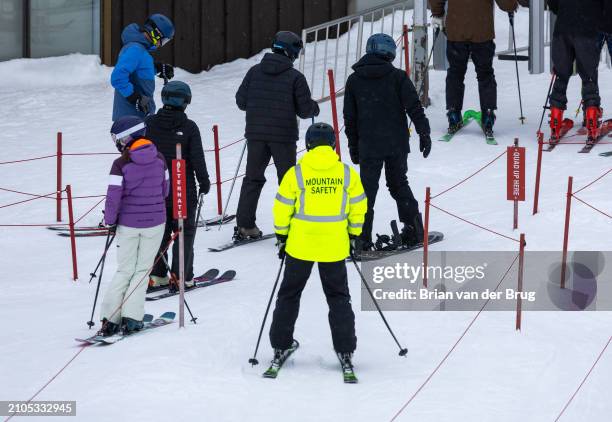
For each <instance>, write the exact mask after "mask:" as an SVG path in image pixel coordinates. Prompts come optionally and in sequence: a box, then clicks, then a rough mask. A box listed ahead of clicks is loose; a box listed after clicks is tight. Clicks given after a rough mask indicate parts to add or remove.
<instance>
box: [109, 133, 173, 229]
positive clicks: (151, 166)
mask: <svg viewBox="0 0 612 422" xmlns="http://www.w3.org/2000/svg"><path fill="white" fill-rule="evenodd" d="M129 157H130V158H129V160H126V159H124V158H123V157H121V158H118V159H116V160H115V162H114V163H113V167H112V168H111V172H110V180H109V183H108V191H107V193H106V206H105V210H104V221H105V222H106V224H118V225H121V226H127V227H132V228H137V229H144V228H149V227H155V226H158V225H160V224H163V223H165V222H166V203H165V199H166V197H167V196H168V191H169V187H170V185H169V183H170V182H169V175H168V169H167V168H166V160H165V159H164V157H162V155H161V154H160V153H159V152H158V151H157V148H155V145H154V144H153V143H152V142H151V141H148V140H146V139H139V140H137V141H135V142H134V143H133V144H132V146H131V147H130V151H129Z"/></svg>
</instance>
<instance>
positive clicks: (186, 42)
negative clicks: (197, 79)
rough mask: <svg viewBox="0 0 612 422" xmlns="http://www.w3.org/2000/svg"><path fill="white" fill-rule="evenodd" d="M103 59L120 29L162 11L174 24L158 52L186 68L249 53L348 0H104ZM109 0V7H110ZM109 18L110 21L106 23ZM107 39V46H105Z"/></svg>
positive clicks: (341, 10) (116, 43) (114, 50)
mask: <svg viewBox="0 0 612 422" xmlns="http://www.w3.org/2000/svg"><path fill="white" fill-rule="evenodd" d="M103 2H104V3H107V4H106V6H107V7H103V10H105V11H106V13H105V16H104V19H103V21H104V22H103V28H104V36H103V39H104V43H105V45H104V48H103V49H102V50H103V51H106V53H105V54H103V61H104V62H105V63H106V64H113V63H114V62H115V60H116V58H117V55H118V53H119V50H120V49H121V31H122V30H123V28H124V27H125V26H126V25H128V24H130V23H133V22H135V23H139V24H142V23H144V20H145V19H146V17H147V16H148V15H150V14H152V13H163V14H165V15H166V16H168V17H169V18H170V19H172V20H173V22H174V23H175V26H176V35H175V39H174V40H173V41H172V42H171V43H170V44H168V45H166V46H165V47H164V48H163V49H161V50H160V51H159V52H158V53H156V55H157V57H156V58H157V59H158V60H163V61H166V62H168V63H172V64H174V65H176V66H179V67H182V68H184V69H186V70H188V71H190V72H199V71H201V70H207V69H209V68H211V67H212V66H214V65H216V64H219V63H224V62H228V61H232V60H235V59H237V58H241V57H242V58H247V57H250V56H252V55H254V54H256V53H258V52H260V51H261V50H262V49H264V48H267V47H268V46H269V45H270V44H271V41H272V37H273V36H274V34H275V33H276V32H277V31H279V30H290V31H294V32H296V33H298V34H300V32H301V30H302V29H303V28H305V27H309V26H312V25H316V24H319V23H322V22H326V21H329V20H332V19H336V18H339V17H342V16H345V15H346V14H347V4H348V0H201V1H200V0H103ZM108 4H110V7H108ZM109 22H110V23H109ZM108 43H110V45H111V47H110V49H108V48H106V47H107V45H106V44H108Z"/></svg>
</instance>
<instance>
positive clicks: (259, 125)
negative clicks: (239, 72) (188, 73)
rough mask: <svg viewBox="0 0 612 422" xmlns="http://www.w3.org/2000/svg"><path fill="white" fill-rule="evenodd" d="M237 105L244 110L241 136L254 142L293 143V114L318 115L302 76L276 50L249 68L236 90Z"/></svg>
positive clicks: (297, 137) (308, 116)
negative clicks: (244, 116)
mask: <svg viewBox="0 0 612 422" xmlns="http://www.w3.org/2000/svg"><path fill="white" fill-rule="evenodd" d="M236 104H237V105H238V108H240V110H243V111H246V129H245V134H244V136H245V137H246V138H247V139H249V140H255V141H268V142H295V141H297V140H298V139H299V134H298V124H297V118H296V116H299V117H301V118H302V119H308V118H311V117H314V116H317V115H318V114H319V106H318V105H317V103H316V102H315V101H314V100H312V98H311V95H310V89H309V88H308V83H307V82H306V78H305V77H304V75H302V74H301V73H300V72H299V71H298V70H296V69H294V68H293V62H292V61H291V60H290V59H289V58H288V57H286V56H284V55H282V54H276V53H267V54H266V55H264V57H263V59H262V60H261V63H259V64H256V65H255V66H253V67H252V68H251V69H249V71H248V72H247V74H246V76H245V77H244V80H243V81H242V84H241V85H240V88H239V89H238V92H236Z"/></svg>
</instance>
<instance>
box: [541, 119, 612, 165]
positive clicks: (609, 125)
mask: <svg viewBox="0 0 612 422" xmlns="http://www.w3.org/2000/svg"><path fill="white" fill-rule="evenodd" d="M573 127H574V121H573V120H572V119H567V118H566V119H563V122H562V123H561V129H560V131H559V137H558V138H556V139H553V138H552V137H551V138H550V139H549V141H548V148H546V149H545V150H544V151H546V152H550V151H552V150H554V149H555V147H556V146H557V145H559V144H562V143H563V142H562V140H563V139H568V138H570V137H575V136H584V135H586V134H587V131H586V128H584V127H581V128H580V129H578V130H577V131H576V133H574V134H572V135H569V136H568V135H567V134H568V133H569V131H570V130H571V129H572V128H573ZM611 132H612V119H608V120H605V121H604V122H603V123H602V124H601V127H600V128H599V135H598V136H597V137H596V138H595V139H587V140H586V141H585V145H584V147H582V149H580V151H578V152H579V153H580V154H588V153H589V152H591V150H592V149H593V147H594V146H595V145H597V143H599V141H601V140H602V139H603V138H605V137H606V136H608V135H609V134H610V133H611ZM604 154H609V155H612V151H610V152H609V153H602V154H599V155H601V156H604V157H606V156H609V155H604Z"/></svg>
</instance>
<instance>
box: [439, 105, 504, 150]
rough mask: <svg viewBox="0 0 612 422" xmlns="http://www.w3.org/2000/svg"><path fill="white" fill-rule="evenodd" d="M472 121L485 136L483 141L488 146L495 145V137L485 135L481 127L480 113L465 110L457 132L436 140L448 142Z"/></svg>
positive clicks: (448, 133)
mask: <svg viewBox="0 0 612 422" xmlns="http://www.w3.org/2000/svg"><path fill="white" fill-rule="evenodd" d="M472 121H475V122H477V123H478V125H479V126H480V129H481V130H482V133H483V134H484V136H485V141H486V142H487V144H488V145H497V140H496V139H495V137H494V136H492V135H491V136H489V135H487V134H486V133H485V130H484V127H483V125H482V113H481V112H479V111H475V110H466V111H465V112H464V113H463V119H462V121H461V126H459V127H458V128H457V130H454V131H452V132H447V133H446V134H444V135H443V136H442V137H441V138H440V139H438V140H439V141H441V142H450V141H451V139H453V137H454V136H455V135H456V134H457V133H458V132H459V131H461V129H463V128H464V127H466V126H467V125H469V124H470V123H471V122H472Z"/></svg>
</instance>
